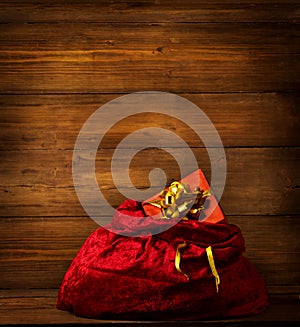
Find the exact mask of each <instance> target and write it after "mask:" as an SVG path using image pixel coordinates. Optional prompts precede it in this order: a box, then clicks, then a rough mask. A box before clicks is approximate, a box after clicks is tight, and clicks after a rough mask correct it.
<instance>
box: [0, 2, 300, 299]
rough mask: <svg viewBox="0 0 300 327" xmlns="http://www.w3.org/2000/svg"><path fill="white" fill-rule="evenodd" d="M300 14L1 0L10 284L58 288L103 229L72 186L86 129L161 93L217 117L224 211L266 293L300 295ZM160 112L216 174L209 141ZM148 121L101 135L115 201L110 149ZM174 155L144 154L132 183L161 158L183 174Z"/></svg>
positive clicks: (298, 8)
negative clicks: (129, 99) (137, 96)
mask: <svg viewBox="0 0 300 327" xmlns="http://www.w3.org/2000/svg"><path fill="white" fill-rule="evenodd" d="M299 13H300V2H299V1H293V0H288V1H285V0H277V1H268V0H263V1H255V0H254V1H247V0H245V1H243V0H238V1H235V2H234V3H232V2H230V1H226V0H209V1H196V0H193V1H181V0H172V1H170V0H167V1H155V0H149V1H140V0H136V1H123V0H120V1H113V0H112V1H90V0H88V1H74V0H70V1H56V0H54V1H49V2H46V1H34V0H32V1H29V0H25V1H18V0H15V1H1V2H0V29H1V30H0V104H1V121H0V126H1V127H0V156H1V162H0V174H1V186H0V192H1V193H0V194H1V198H0V202H1V203H0V216H1V217H0V235H1V250H0V251H1V252H0V288H3V289H7V288H11V289H14V288H42V289H45V288H57V287H58V286H59V284H60V282H61V279H62V277H63V275H64V272H65V271H66V269H67V268H68V265H69V264H70V262H71V260H72V258H73V257H74V256H75V255H76V253H77V251H78V250H79V248H80V246H81V245H82V243H83V241H84V240H85V239H86V237H87V236H88V235H89V233H90V232H91V231H92V230H94V229H95V228H97V225H96V224H95V223H94V222H93V221H92V220H91V219H89V218H88V217H87V215H86V214H85V212H84V210H83V209H82V208H81V206H80V203H79V201H78V199H77V197H76V194H75V191H74V187H73V183H72V174H71V167H72V150H73V147H74V143H75V140H76V137H77V134H78V132H79V131H80V128H81V127H82V125H83V123H84V122H85V120H86V119H87V118H88V117H89V115H90V114H92V113H93V112H94V111H95V110H96V109H97V108H98V107H100V106H101V105H103V104H104V103H106V102H107V101H109V100H112V99H115V98H117V97H118V96H120V95H122V94H128V93H130V92H134V91H143V90H157V91H168V92H172V93H176V94H179V95H181V96H184V97H185V98H187V99H189V100H191V101H192V102H194V103H195V104H197V105H198V106H199V107H200V108H202V109H203V110H204V111H205V112H206V114H207V115H208V116H209V117H210V119H211V120H212V121H213V123H214V124H215V126H216V128H217V129H218V131H219V133H220V136H221V138H222V141H223V143H224V146H225V150H226V155H227V162H228V176H227V182H226V188H225V191H224V195H223V197H222V201H221V204H222V208H223V210H224V211H225V213H226V215H227V216H228V219H229V221H230V222H232V223H235V224H237V225H239V226H240V227H241V229H242V231H243V233H244V236H245V238H246V244H247V253H246V255H247V256H248V257H249V258H250V259H251V261H252V262H253V263H254V264H255V266H256V267H257V269H258V270H259V271H260V272H261V274H262V275H263V276H264V278H265V279H266V282H267V284H268V287H269V290H270V292H273V293H297V292H299V263H300V260H299V252H300V245H299V240H298V239H299V232H300V228H299V227H300V222H299V219H300V200H299V199H300V173H299V155H300V151H299V145H300V139H299V127H300V126H299V116H300V115H299V93H298V92H299V73H300V70H299V59H300V57H299V54H300V38H299V36H300V32H299V25H298V23H299ZM158 118H159V119H158V120H157V122H156V123H155V126H159V127H163V128H168V129H170V130H172V131H173V132H175V133H177V134H178V135H179V136H181V137H183V138H184V139H185V141H186V142H187V143H188V144H189V146H190V147H191V148H192V149H193V151H194V153H195V155H196V157H197V159H198V161H199V165H200V166H201V167H202V168H203V170H204V171H205V172H206V174H207V175H208V176H209V175H210V164H209V162H208V157H207V153H206V150H205V149H203V146H202V144H201V142H200V141H199V139H197V138H195V135H194V134H193V133H192V132H191V131H190V130H189V128H188V127H187V126H185V125H184V124H181V123H179V122H178V121H175V120H171V121H167V120H166V119H165V118H164V117H158ZM152 121H153V119H151V118H150V117H148V116H147V115H144V116H138V117H136V118H135V119H134V120H133V121H132V120H131V121H130V123H129V121H128V120H125V121H123V122H121V123H119V124H118V125H117V126H115V127H114V128H113V129H112V130H111V131H110V132H109V133H108V135H107V137H106V138H105V140H104V141H103V142H102V146H101V148H102V149H101V151H99V158H98V159H99V161H98V163H97V165H98V166H97V167H98V169H97V176H98V179H99V182H100V183H101V186H102V188H103V191H104V192H105V194H106V196H107V198H108V199H109V200H110V202H111V203H112V204H113V205H114V206H117V205H118V204H120V203H121V201H122V200H123V199H124V197H123V196H122V195H120V194H119V193H118V191H117V190H116V189H115V187H114V184H113V182H112V179H111V175H110V171H109V165H110V158H111V156H112V153H113V149H114V147H115V146H116V145H117V144H118V142H119V141H120V140H121V139H122V138H123V137H124V136H126V135H127V134H129V133H131V132H132V131H134V130H136V129H138V128H141V127H148V126H151V123H152ZM166 150H167V149H166ZM181 150H182V149H179V148H178V149H176V151H178V154H179V155H180V153H181ZM154 156H156V158H158V159H155V160H154V159H153V158H154ZM100 158H101V159H100ZM169 160H170V157H169V155H168V154H167V153H166V151H164V150H163V149H162V150H154V149H149V150H145V151H143V153H141V154H139V155H137V156H136V157H135V158H134V160H133V162H132V164H131V168H132V180H133V181H134V183H135V185H136V186H138V187H147V185H148V171H149V170H150V169H151V168H153V167H157V166H159V167H162V168H163V169H165V170H166V173H167V176H168V177H169V178H172V177H174V178H177V176H178V174H179V171H178V167H177V166H176V163H174V165H173V168H172V166H171V165H170V164H169Z"/></svg>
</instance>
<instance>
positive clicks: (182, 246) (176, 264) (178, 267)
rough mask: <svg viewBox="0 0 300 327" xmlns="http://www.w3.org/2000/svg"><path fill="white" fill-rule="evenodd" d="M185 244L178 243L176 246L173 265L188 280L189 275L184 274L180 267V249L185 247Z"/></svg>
mask: <svg viewBox="0 0 300 327" xmlns="http://www.w3.org/2000/svg"><path fill="white" fill-rule="evenodd" d="M186 246H187V243H186V242H184V243H182V244H179V245H178V246H177V250H176V256H175V267H176V269H177V270H178V271H179V272H180V273H182V274H183V275H184V276H185V278H186V279H187V280H189V279H190V278H189V276H188V275H187V274H185V273H184V272H182V270H181V269H180V250H181V249H183V248H185V247H186Z"/></svg>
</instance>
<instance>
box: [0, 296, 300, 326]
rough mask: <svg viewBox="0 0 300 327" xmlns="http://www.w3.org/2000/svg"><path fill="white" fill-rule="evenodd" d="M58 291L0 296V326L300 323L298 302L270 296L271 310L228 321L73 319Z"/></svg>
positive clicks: (281, 324) (261, 324)
mask: <svg viewBox="0 0 300 327" xmlns="http://www.w3.org/2000/svg"><path fill="white" fill-rule="evenodd" d="M56 296H57V290H30V291H29V290H18V291H8V290H3V291H1V292H0V314H1V324H3V325H4V324H7V325H8V326H9V325H13V324H16V323H19V324H25V325H38V324H39V325H41V326H44V325H48V324H59V325H60V326H70V324H72V326H85V325H90V324H91V325H97V326H98V325H99V326H100V325H101V326H112V325H113V326H118V327H119V326H122V327H125V326H126V327H127V326H149V327H152V326H153V327H154V326H157V327H165V326H173V327H180V326H186V325H188V326H190V327H200V326H211V327H213V326H220V325H222V326H241V325H243V326H266V325H267V326H287V325H288V326H291V323H293V322H294V324H293V325H295V326H296V323H297V321H298V320H299V312H298V306H299V299H298V298H297V296H296V295H294V296H291V295H289V296H286V295H272V296H271V297H270V302H271V306H270V307H269V308H268V310H267V311H266V312H265V313H263V314H262V315H256V316H253V317H247V318H242V319H227V320H218V321H213V320H212V321H192V322H191V321H189V322H182V321H179V322H176V321H169V322H166V321H152V322H151V321H144V322H143V321H112V320H110V321H108V320H96V319H84V318H79V317H76V316H74V315H72V314H71V313H69V312H64V311H60V310H57V309H56V308H55V303H56Z"/></svg>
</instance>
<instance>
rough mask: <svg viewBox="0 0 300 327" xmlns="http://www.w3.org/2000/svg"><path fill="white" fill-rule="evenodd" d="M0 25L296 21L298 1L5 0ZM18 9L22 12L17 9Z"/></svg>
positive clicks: (0, 13) (2, 5) (2, 4)
mask: <svg viewBox="0 0 300 327" xmlns="http://www.w3.org/2000/svg"><path fill="white" fill-rule="evenodd" d="M0 6H1V9H2V10H1V11H0V20H1V21H3V22H53V23H56V22H57V21H64V22H108V23H109V22H133V21H135V22H149V23H152V22H193V23H195V22H199V23H202V22H228V23H232V22H263V23H265V22H296V21H299V15H300V14H299V11H300V9H299V1H288V2H286V1H283V0H281V1H278V0H277V1H275V2H274V1H249V0H246V1H240V0H239V1H235V2H234V3H232V2H231V3H229V2H228V1H224V0H223V1H220V0H210V1H201V2H199V1H196V0H194V1H191V0H189V1H188V4H187V3H186V2H182V1H180V0H175V1H174V0H173V1H170V0H167V1H163V2H157V1H154V0H152V1H151V0H150V1H107V0H105V1H104V0H101V2H99V1H98V2H94V1H91V0H90V1H85V2H84V3H82V1H73V0H72V1H66V0H64V1H42V2H41V1H40V2H38V3H37V2H36V1H33V0H32V1H28V0H27V1H15V0H14V1H5V2H2V3H0ZM20 8H22V10H20Z"/></svg>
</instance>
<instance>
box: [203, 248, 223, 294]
mask: <svg viewBox="0 0 300 327" xmlns="http://www.w3.org/2000/svg"><path fill="white" fill-rule="evenodd" d="M206 254H207V258H208V262H209V266H210V269H211V272H212V274H213V275H214V276H215V280H216V289H217V293H218V292H219V284H220V282H221V281H220V276H219V274H218V272H217V269H216V266H215V261H214V257H213V254H212V249H211V246H209V247H207V248H206Z"/></svg>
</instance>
